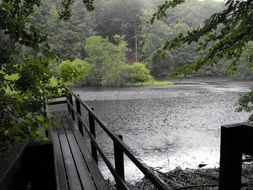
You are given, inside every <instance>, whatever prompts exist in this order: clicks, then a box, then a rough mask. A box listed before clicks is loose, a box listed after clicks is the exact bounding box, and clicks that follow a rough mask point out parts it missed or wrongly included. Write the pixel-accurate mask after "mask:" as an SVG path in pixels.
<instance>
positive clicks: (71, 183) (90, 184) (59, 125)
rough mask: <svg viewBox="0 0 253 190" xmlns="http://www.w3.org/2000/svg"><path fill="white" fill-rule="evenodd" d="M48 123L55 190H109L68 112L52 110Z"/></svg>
mask: <svg viewBox="0 0 253 190" xmlns="http://www.w3.org/2000/svg"><path fill="white" fill-rule="evenodd" d="M50 120H51V125H52V127H51V129H50V131H49V137H50V138H51V139H52V141H53V147H54V157H55V166H56V167H55V170H56V183H57V189H60V190H72V189H73V190H106V189H109V188H108V186H107V184H106V182H105V180H104V179H103V176H102V174H101V172H100V171H99V169H98V166H97V164H96V162H95V161H94V159H93V158H92V156H91V154H90V153H89V151H88V147H87V146H86V141H85V140H84V138H83V136H82V135H81V133H80V131H79V130H78V129H76V128H75V126H74V125H73V120H71V118H70V115H69V112H68V111H54V112H53V113H52V116H51V119H50Z"/></svg>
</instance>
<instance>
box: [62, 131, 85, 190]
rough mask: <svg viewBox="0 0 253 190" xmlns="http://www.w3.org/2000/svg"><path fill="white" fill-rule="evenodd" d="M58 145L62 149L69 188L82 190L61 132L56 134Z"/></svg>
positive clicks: (66, 141) (66, 142)
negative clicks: (58, 140)
mask: <svg viewBox="0 0 253 190" xmlns="http://www.w3.org/2000/svg"><path fill="white" fill-rule="evenodd" d="M58 135H59V139H60V145H61V147H62V154H63V159H64V163H65V168H66V173H67V178H68V182H69V188H70V189H71V190H72V189H73V190H79V189H80V190H82V186H81V183H80V179H79V176H78V173H77V168H76V165H75V162H74V159H73V155H72V153H71V150H70V147H69V144H68V140H67V137H66V134H65V133H64V132H63V131H59V132H58Z"/></svg>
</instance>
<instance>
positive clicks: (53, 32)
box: [31, 0, 96, 60]
mask: <svg viewBox="0 0 253 190" xmlns="http://www.w3.org/2000/svg"><path fill="white" fill-rule="evenodd" d="M82 4H83V3H82V2H81V1H80V0H77V1H75V3H74V4H73V5H72V10H73V11H72V15H71V17H70V18H69V19H68V20H67V21H63V20H60V18H59V17H60V16H59V13H58V10H57V7H59V6H60V5H59V2H57V1H45V2H44V3H43V5H41V6H40V7H39V8H38V10H37V11H36V13H35V14H34V15H33V18H32V21H31V22H32V24H33V25H35V26H37V27H38V28H39V29H40V30H41V31H42V32H44V33H45V34H47V42H48V43H49V44H50V47H51V48H52V49H53V50H54V51H55V54H56V56H57V58H58V59H60V60H67V59H71V60H72V59H75V58H80V59H84V57H85V54H84V42H85V39H86V37H87V36H90V35H93V34H95V31H94V29H95V27H96V23H95V18H94V14H93V13H90V12H88V11H87V10H86V8H85V7H84V6H83V5H82Z"/></svg>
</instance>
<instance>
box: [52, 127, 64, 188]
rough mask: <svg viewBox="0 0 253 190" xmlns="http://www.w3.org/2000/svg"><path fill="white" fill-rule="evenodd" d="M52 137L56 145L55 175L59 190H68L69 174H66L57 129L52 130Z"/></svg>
mask: <svg viewBox="0 0 253 190" xmlns="http://www.w3.org/2000/svg"><path fill="white" fill-rule="evenodd" d="M50 136H51V137H52V140H53V145H54V158H55V166H56V167H55V173H56V182H57V189H58V190H68V189H69V187H68V180H67V174H66V172H65V166H64V162H63V158H62V150H61V146H60V142H59V137H58V133H57V130H56V129H52V128H51V129H50Z"/></svg>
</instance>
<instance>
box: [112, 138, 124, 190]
mask: <svg viewBox="0 0 253 190" xmlns="http://www.w3.org/2000/svg"><path fill="white" fill-rule="evenodd" d="M118 137H119V138H120V139H121V140H123V137H122V135H118ZM114 160H115V170H116V172H117V174H118V175H119V176H120V178H121V179H122V180H123V181H125V169H124V154H123V151H122V150H121V149H120V148H119V146H118V145H117V144H116V143H115V142H114ZM116 186H117V190H121V189H122V188H121V186H120V184H118V183H117V184H116Z"/></svg>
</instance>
